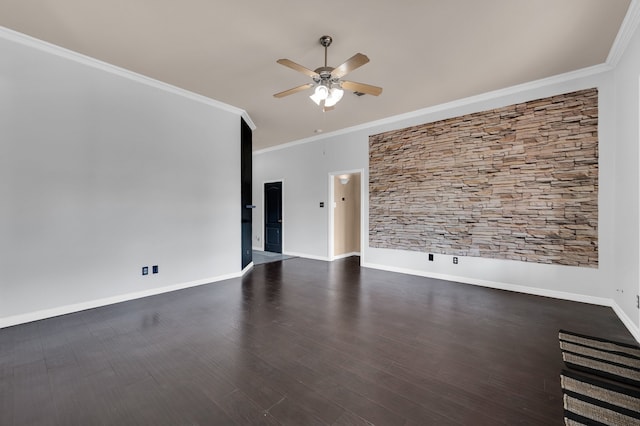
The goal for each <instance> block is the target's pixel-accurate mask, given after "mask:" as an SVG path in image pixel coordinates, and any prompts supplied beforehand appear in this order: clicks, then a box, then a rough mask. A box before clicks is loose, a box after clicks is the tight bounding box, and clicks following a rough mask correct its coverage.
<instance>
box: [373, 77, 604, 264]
mask: <svg viewBox="0 0 640 426" xmlns="http://www.w3.org/2000/svg"><path fill="white" fill-rule="evenodd" d="M369 177H370V182H369V194H370V195H369V196H370V200H369V244H370V246H371V247H378V248H391V249H402V250H413V251H422V252H430V253H442V254H450V255H458V256H476V257H486V258H497V259H512V260H519V261H527V262H536V263H546V264H561V265H572V266H582V267H597V266H598V91H597V89H595V88H594V89H588V90H581V91H578V92H573V93H567V94H563V95H558V96H553V97H550V98H544V99H539V100H534V101H531V102H525V103H521V104H516V105H511V106H507V107H504V108H497V109H493V110H490V111H484V112H478V113H474V114H469V115H464V116H461V117H456V118H451V119H447V120H442V121H437V122H433V123H428V124H423V125H419V126H415V127H409V128H405V129H401V130H395V131H391V132H387V133H382V134H378V135H373V136H371V137H370V138H369Z"/></svg>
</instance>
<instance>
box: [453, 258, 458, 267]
mask: <svg viewBox="0 0 640 426" xmlns="http://www.w3.org/2000/svg"><path fill="white" fill-rule="evenodd" d="M453 264H454V265H457V264H458V258H457V257H456V256H453Z"/></svg>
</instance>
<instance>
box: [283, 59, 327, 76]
mask: <svg viewBox="0 0 640 426" xmlns="http://www.w3.org/2000/svg"><path fill="white" fill-rule="evenodd" d="M276 62H277V63H279V64H280V65H284V66H285V67H289V68H291V69H292V70H295V71H298V72H301V73H302V74H305V75H308V76H309V77H311V78H314V77H318V73H317V72H315V71H311V70H310V69H309V68H306V67H303V66H302V65H300V64H296V63H295V62H293V61H290V60H289V59H278V60H277V61H276Z"/></svg>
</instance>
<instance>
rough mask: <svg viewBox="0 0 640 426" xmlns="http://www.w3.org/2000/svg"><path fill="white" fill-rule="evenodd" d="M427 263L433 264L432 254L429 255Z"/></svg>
mask: <svg viewBox="0 0 640 426" xmlns="http://www.w3.org/2000/svg"><path fill="white" fill-rule="evenodd" d="M429 262H433V253H429Z"/></svg>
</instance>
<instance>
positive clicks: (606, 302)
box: [362, 263, 611, 306]
mask: <svg viewBox="0 0 640 426" xmlns="http://www.w3.org/2000/svg"><path fill="white" fill-rule="evenodd" d="M362 266H363V267H365V268H373V269H381V270H384V271H390V272H399V273H402V274H409V275H418V276H421V277H427V278H435V279H439V280H445V281H455V282H459V283H464V284H473V285H478V286H482V287H489V288H495V289H499V290H509V291H515V292H518V293H526V294H532V295H535V296H544V297H552V298H554V299H563V300H570V301H572V302H582V303H590V304H592V305H600V306H611V299H607V298H604V297H593V296H586V295H584V294H577V293H567V292H564V291H555V290H548V289H543V288H537V287H528V286H523V285H516V284H508V283H503V282H498V281H488V280H479V279H475V278H468V277H460V276H456V275H448V274H437V273H433V272H426V271H419V270H414V269H406V268H397V267H394V266H387V265H379V264H375V263H363V264H362Z"/></svg>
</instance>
